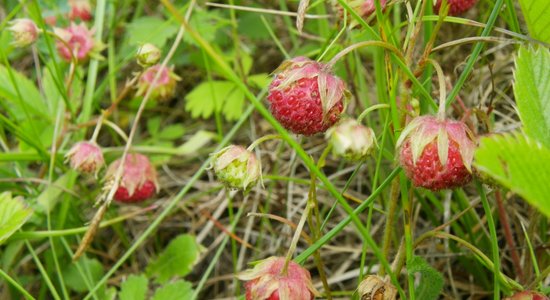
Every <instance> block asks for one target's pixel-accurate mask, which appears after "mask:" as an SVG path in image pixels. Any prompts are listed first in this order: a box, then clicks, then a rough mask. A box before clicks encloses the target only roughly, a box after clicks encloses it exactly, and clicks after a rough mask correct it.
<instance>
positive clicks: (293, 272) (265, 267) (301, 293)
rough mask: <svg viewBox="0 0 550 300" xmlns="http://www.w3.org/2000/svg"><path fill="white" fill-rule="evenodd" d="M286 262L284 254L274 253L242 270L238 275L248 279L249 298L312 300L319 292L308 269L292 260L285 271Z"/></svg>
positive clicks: (247, 294)
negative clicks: (277, 254) (277, 255)
mask: <svg viewBox="0 0 550 300" xmlns="http://www.w3.org/2000/svg"><path fill="white" fill-rule="evenodd" d="M284 265H285V258H284V257H274V256H273V257H270V258H267V259H264V260H262V261H260V262H258V263H257V264H256V265H255V266H254V268H253V269H248V270H245V271H243V272H241V273H239V274H238V275H237V278H238V279H240V280H244V281H246V283H245V284H244V287H245V290H246V300H266V299H267V300H279V299H288V300H311V299H313V298H314V297H315V296H316V295H318V294H319V292H318V291H317V290H316V289H315V288H314V287H313V283H312V282H311V275H310V274H309V271H308V270H306V269H305V268H304V267H302V266H300V265H299V264H297V263H295V262H293V261H290V262H289V264H288V268H287V271H286V273H282V270H283V267H284Z"/></svg>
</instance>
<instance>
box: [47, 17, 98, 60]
mask: <svg viewBox="0 0 550 300" xmlns="http://www.w3.org/2000/svg"><path fill="white" fill-rule="evenodd" d="M54 33H55V34H56V35H57V36H58V38H59V39H60V40H58V41H57V42H56V45H57V52H59V55H60V56H61V58H62V59H64V60H66V61H68V62H70V61H71V60H72V58H73V56H74V58H75V59H76V60H77V61H79V62H82V61H86V60H87V59H88V58H89V57H99V52H100V51H101V50H102V49H103V48H104V45H103V44H102V43H100V42H97V41H95V40H94V37H93V30H89V29H88V28H87V27H86V25H85V24H79V25H76V24H71V25H70V26H69V27H67V28H65V29H62V28H54Z"/></svg>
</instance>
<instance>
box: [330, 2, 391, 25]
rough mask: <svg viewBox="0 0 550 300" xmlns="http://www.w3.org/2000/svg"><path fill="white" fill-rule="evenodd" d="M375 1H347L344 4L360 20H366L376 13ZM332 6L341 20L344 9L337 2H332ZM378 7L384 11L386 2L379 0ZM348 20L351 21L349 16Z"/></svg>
mask: <svg viewBox="0 0 550 300" xmlns="http://www.w3.org/2000/svg"><path fill="white" fill-rule="evenodd" d="M374 1H375V0H347V1H344V2H346V3H347V4H348V5H349V6H350V7H351V8H352V9H353V10H354V11H355V12H356V13H357V14H358V15H359V16H361V18H363V19H367V18H368V17H369V16H370V15H372V14H373V13H374V12H375V11H376V4H375V3H374ZM332 4H333V6H334V7H335V9H336V11H338V14H339V15H340V17H341V18H343V16H344V8H343V7H342V5H340V3H339V2H338V1H337V0H333V1H332ZM380 7H382V9H384V8H385V7H386V0H380ZM348 20H352V18H351V16H350V17H348Z"/></svg>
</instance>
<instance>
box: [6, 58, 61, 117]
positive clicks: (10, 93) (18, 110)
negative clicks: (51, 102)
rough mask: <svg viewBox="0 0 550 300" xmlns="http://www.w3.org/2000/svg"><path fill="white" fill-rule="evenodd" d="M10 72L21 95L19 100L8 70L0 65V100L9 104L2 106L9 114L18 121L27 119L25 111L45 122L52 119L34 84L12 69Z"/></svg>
mask: <svg viewBox="0 0 550 300" xmlns="http://www.w3.org/2000/svg"><path fill="white" fill-rule="evenodd" d="M11 72H12V74H13V77H14V80H15V83H16V84H17V88H18V90H19V92H20V93H21V98H19V96H18V94H17V89H16V88H15V87H14V85H13V84H12V80H11V79H10V75H9V72H8V69H7V68H6V67H5V66H3V65H0V99H5V100H7V101H8V102H9V103H8V104H7V105H3V106H4V107H5V108H6V109H7V110H8V111H9V112H10V114H11V115H12V116H13V117H14V118H16V119H18V120H24V119H27V115H26V114H25V110H27V112H28V113H29V114H31V116H40V117H42V118H45V119H47V120H51V119H53V118H52V117H51V116H50V115H49V114H48V111H49V110H48V108H47V107H46V104H45V102H44V101H43V99H42V95H40V92H39V91H38V89H37V88H36V86H35V85H34V83H33V82H32V81H30V80H29V79H27V77H25V76H24V75H23V74H21V73H19V72H17V71H15V70H13V69H12V70H11Z"/></svg>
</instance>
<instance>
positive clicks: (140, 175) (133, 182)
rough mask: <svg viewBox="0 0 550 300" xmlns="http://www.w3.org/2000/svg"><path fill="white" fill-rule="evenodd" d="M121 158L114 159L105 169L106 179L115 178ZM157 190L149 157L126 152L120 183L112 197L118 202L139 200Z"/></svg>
mask: <svg viewBox="0 0 550 300" xmlns="http://www.w3.org/2000/svg"><path fill="white" fill-rule="evenodd" d="M120 162H121V160H120V159H117V160H115V161H114V162H113V163H112V164H111V165H110V166H109V169H108V170H107V174H106V178H107V180H108V181H112V180H114V179H115V175H116V173H117V170H118V167H119V165H120ZM157 191H158V183H157V172H156V170H155V168H154V167H153V166H152V165H151V162H150V161H149V158H147V156H145V155H142V154H137V153H136V154H128V156H126V160H125V163H124V169H123V171H122V177H121V179H120V184H119V186H118V189H117V190H116V192H115V196H114V199H115V201H119V202H141V201H143V200H146V199H149V198H151V197H152V196H153V195H155V194H156V192H157Z"/></svg>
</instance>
